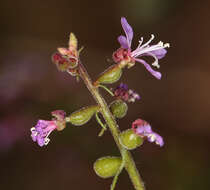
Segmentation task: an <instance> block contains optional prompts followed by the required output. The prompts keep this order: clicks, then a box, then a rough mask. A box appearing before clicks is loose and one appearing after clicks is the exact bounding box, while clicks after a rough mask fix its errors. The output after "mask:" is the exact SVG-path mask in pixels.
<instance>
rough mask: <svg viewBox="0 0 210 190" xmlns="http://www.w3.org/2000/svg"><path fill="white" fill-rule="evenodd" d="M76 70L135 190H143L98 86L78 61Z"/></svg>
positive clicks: (129, 154)
mask: <svg viewBox="0 0 210 190" xmlns="http://www.w3.org/2000/svg"><path fill="white" fill-rule="evenodd" d="M78 71H79V74H80V77H81V78H82V79H83V81H84V83H85V85H86V86H87V88H88V90H89V91H90V92H91V94H92V96H93V97H94V99H95V100H96V102H97V104H98V105H99V106H100V112H101V114H102V115H103V117H104V120H105V121H106V123H107V125H108V127H109V129H110V131H111V133H112V136H113V138H114V140H115V143H116V144H117V146H118V148H119V150H120V153H121V156H122V159H123V160H124V161H125V169H126V170H127V172H128V174H129V176H130V179H131V181H132V183H133V185H134V187H135V189H136V190H144V189H145V188H144V183H143V181H142V179H141V177H140V174H139V172H138V170H137V168H136V165H135V162H134V160H133V158H132V155H131V153H130V152H129V151H128V150H126V149H125V148H124V147H123V146H122V145H121V144H120V142H119V134H120V130H119V127H118V125H117V123H116V121H115V118H114V117H113V115H112V113H111V112H110V110H109V107H108V105H107V103H106V102H105V100H104V98H103V97H102V96H101V95H100V93H99V91H98V88H97V87H96V86H94V85H93V83H92V81H91V79H90V77H89V75H88V73H87V71H86V69H85V68H84V66H83V65H82V64H81V63H80V64H79V65H78Z"/></svg>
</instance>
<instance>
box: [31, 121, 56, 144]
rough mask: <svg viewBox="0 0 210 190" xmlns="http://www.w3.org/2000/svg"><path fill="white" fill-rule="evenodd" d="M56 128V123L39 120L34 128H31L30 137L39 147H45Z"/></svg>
mask: <svg viewBox="0 0 210 190" xmlns="http://www.w3.org/2000/svg"><path fill="white" fill-rule="evenodd" d="M56 128H57V125H56V121H46V120H39V121H38V122H37V124H36V126H35V127H32V128H31V137H32V140H33V141H34V142H37V143H38V145H39V146H41V147H42V146H44V145H47V144H48V143H49V142H50V139H49V138H48V137H49V135H50V133H51V132H52V131H54V130H55V129H56Z"/></svg>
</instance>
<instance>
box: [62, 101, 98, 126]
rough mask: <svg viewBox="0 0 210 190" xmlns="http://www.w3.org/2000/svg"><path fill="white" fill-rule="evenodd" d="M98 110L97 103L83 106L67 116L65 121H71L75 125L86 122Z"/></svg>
mask: <svg viewBox="0 0 210 190" xmlns="http://www.w3.org/2000/svg"><path fill="white" fill-rule="evenodd" d="M98 110H99V106H98V105H94V106H88V107H84V108H82V109H80V110H78V111H76V112H74V113H72V114H71V115H70V116H69V117H66V121H67V122H70V123H72V124H73V125H75V126H81V125H84V124H85V123H87V122H88V121H89V120H90V119H91V118H92V116H93V115H94V114H95V113H96V112H97V111H98Z"/></svg>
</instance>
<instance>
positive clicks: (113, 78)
mask: <svg viewBox="0 0 210 190" xmlns="http://www.w3.org/2000/svg"><path fill="white" fill-rule="evenodd" d="M121 75H122V68H121V67H120V66H118V65H112V66H110V67H109V68H108V69H106V70H105V71H104V72H103V73H102V74H101V75H100V76H99V78H98V79H97V80H96V82H95V83H94V84H95V85H96V86H97V85H98V84H112V83H115V82H117V81H118V80H119V79H120V77H121Z"/></svg>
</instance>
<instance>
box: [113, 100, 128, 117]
mask: <svg viewBox="0 0 210 190" xmlns="http://www.w3.org/2000/svg"><path fill="white" fill-rule="evenodd" d="M110 109H111V112H112V114H113V115H114V116H115V117H116V118H123V117H124V116H125V115H126V113H127V111H128V106H127V104H126V103H125V102H124V101H122V100H115V101H114V102H112V103H111V104H110Z"/></svg>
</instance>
